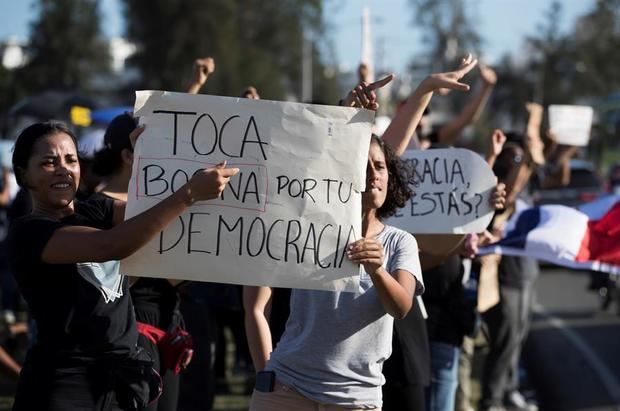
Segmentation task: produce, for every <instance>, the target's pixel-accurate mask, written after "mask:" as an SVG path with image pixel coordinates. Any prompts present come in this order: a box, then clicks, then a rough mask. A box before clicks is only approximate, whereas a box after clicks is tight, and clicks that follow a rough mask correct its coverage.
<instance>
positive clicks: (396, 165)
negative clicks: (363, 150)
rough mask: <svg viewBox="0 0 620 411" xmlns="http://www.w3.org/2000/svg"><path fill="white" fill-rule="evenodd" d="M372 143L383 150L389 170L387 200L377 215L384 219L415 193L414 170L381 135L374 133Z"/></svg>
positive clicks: (402, 205)
mask: <svg viewBox="0 0 620 411" xmlns="http://www.w3.org/2000/svg"><path fill="white" fill-rule="evenodd" d="M372 143H375V144H378V145H379V147H380V148H381V150H382V151H383V155H384V156H385V164H386V166H387V170H388V188H387V194H386V197H385V202H384V203H383V205H382V206H381V207H379V209H378V210H377V216H378V217H379V218H380V219H384V218H388V217H391V216H393V215H394V214H395V213H396V211H397V210H398V209H399V208H402V207H404V206H405V204H407V201H408V200H409V199H410V198H411V196H412V195H413V190H412V189H411V186H410V185H409V183H410V182H411V181H413V176H414V170H413V168H412V167H411V166H410V165H409V164H407V163H405V162H404V161H402V160H401V159H400V157H398V156H397V155H396V154H394V152H393V151H392V149H390V147H388V146H387V145H386V144H385V142H384V141H383V140H382V139H381V138H380V137H377V136H376V135H374V134H373V136H372V138H371V140H370V144H372Z"/></svg>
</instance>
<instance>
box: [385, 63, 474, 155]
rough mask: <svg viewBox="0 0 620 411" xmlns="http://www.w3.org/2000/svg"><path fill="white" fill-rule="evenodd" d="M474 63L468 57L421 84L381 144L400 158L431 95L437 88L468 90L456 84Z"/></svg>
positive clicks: (390, 126)
mask: <svg viewBox="0 0 620 411" xmlns="http://www.w3.org/2000/svg"><path fill="white" fill-rule="evenodd" d="M477 63H478V61H477V60H475V59H474V58H473V57H472V56H471V55H468V56H467V57H465V58H464V59H463V61H462V62H461V65H460V66H459V68H458V69H456V70H454V71H451V72H448V73H435V74H431V75H430V76H428V77H427V78H425V79H424V80H423V81H422V82H421V83H420V85H419V86H418V87H417V88H416V89H415V91H414V92H413V93H412V94H411V95H410V96H409V98H407V101H406V102H405V104H404V105H403V107H402V108H401V109H400V111H399V112H398V113H397V114H396V116H395V117H394V119H393V120H392V122H391V123H390V125H389V127H388V128H387V130H385V133H383V137H382V138H383V141H385V143H386V144H387V145H388V146H390V148H391V149H392V151H394V153H395V154H396V155H398V156H400V155H402V154H403V153H404V152H405V150H407V147H408V146H409V142H410V140H411V138H412V137H413V136H414V134H415V130H416V128H417V127H418V124H419V123H420V119H421V118H422V114H423V113H424V109H426V107H427V106H428V103H429V102H430V101H431V98H432V97H433V93H434V92H435V91H437V90H439V89H454V90H461V91H468V90H469V86H468V85H467V84H464V83H461V82H459V80H460V79H462V78H463V76H465V75H466V74H467V73H469V72H470V71H471V69H473V68H474V67H475V66H476V64H477ZM418 146H419V145H418Z"/></svg>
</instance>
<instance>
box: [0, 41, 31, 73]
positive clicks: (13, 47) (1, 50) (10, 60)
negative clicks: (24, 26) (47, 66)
mask: <svg viewBox="0 0 620 411" xmlns="http://www.w3.org/2000/svg"><path fill="white" fill-rule="evenodd" d="M27 45H28V42H27V41H26V40H21V39H19V38H18V37H9V38H8V39H7V40H4V41H1V42H0V58H1V59H2V66H3V67H4V68H5V69H7V70H15V69H17V68H20V67H23V66H24V65H25V64H26V63H27V62H28V55H27V52H26V46H27Z"/></svg>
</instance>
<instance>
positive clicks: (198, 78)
mask: <svg viewBox="0 0 620 411" xmlns="http://www.w3.org/2000/svg"><path fill="white" fill-rule="evenodd" d="M214 71H215V61H214V60H213V58H211V57H205V58H202V59H196V61H194V82H195V83H197V84H200V85H201V86H203V85H204V84H205V83H206V82H207V77H209V75H210V74H212V73H213V72H214Z"/></svg>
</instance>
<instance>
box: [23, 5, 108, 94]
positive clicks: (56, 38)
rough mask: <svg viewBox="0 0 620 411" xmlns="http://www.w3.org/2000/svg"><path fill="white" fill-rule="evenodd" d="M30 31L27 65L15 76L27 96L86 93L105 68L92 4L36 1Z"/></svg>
mask: <svg viewBox="0 0 620 411" xmlns="http://www.w3.org/2000/svg"><path fill="white" fill-rule="evenodd" d="M36 5H37V8H38V18H37V19H36V20H35V21H34V22H33V23H32V26H31V30H30V45H29V54H30V61H29V63H28V64H27V65H26V66H25V67H23V68H22V69H20V70H18V72H17V73H16V75H17V79H18V81H19V82H20V84H21V85H22V86H23V87H24V88H25V90H26V91H28V92H36V91H40V90H42V89H48V88H57V89H86V90H88V89H89V86H90V80H91V79H92V78H93V77H94V76H96V75H97V74H102V73H105V72H106V71H107V70H108V68H109V52H108V47H107V44H106V42H105V41H104V39H103V38H102V36H101V34H100V27H99V10H98V7H97V1H96V0H38V2H37V3H36Z"/></svg>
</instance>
